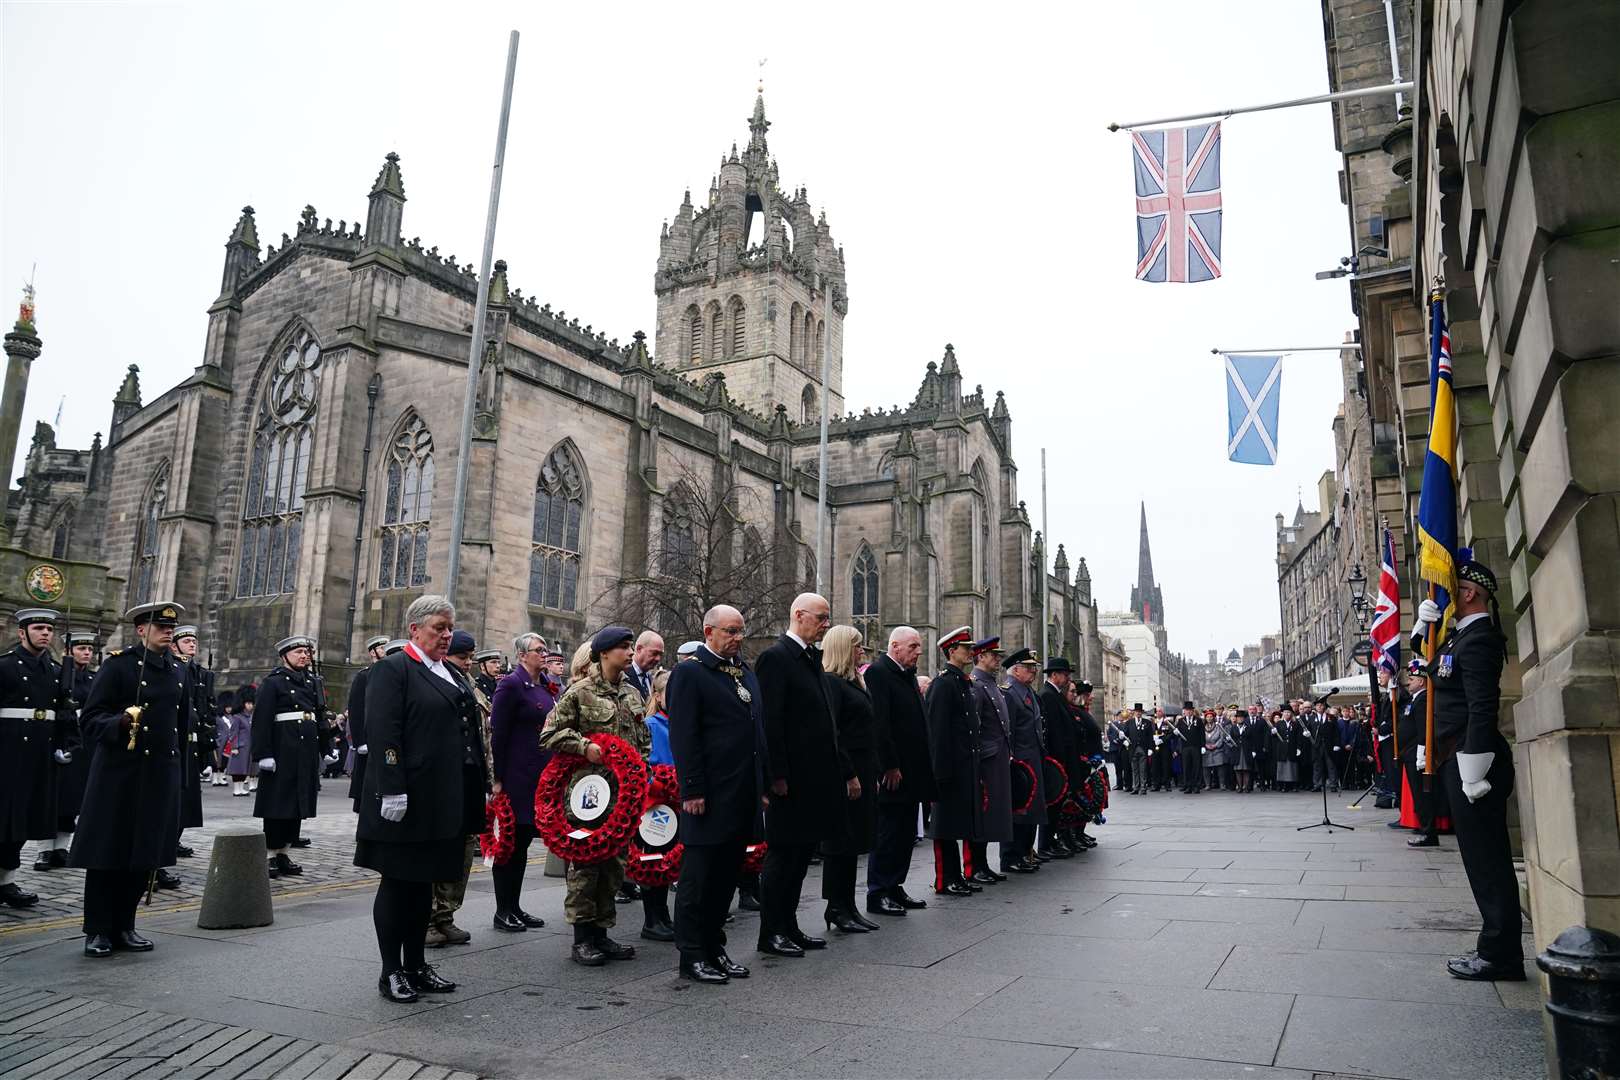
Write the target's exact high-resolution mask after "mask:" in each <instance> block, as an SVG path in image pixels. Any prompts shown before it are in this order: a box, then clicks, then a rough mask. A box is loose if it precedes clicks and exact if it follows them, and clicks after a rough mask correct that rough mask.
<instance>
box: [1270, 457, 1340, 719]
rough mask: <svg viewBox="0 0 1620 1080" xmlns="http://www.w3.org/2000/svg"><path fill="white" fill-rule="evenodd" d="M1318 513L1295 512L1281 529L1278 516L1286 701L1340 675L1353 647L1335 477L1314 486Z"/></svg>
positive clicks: (1301, 508) (1328, 474) (1326, 477)
mask: <svg viewBox="0 0 1620 1080" xmlns="http://www.w3.org/2000/svg"><path fill="white" fill-rule="evenodd" d="M1316 497H1317V505H1318V506H1320V507H1321V509H1319V510H1312V511H1307V510H1306V509H1305V507H1304V505H1303V504H1300V505H1299V506H1297V507H1295V509H1294V517H1293V520H1292V521H1290V522H1287V523H1285V522H1284V519H1283V516H1282V515H1281V514H1278V515H1277V599H1278V603H1279V606H1280V607H1281V609H1282V660H1283V672H1284V677H1283V685H1284V689H1285V690H1286V691H1287V695H1288V696H1289V697H1291V698H1292V697H1306V696H1309V694H1310V691H1311V684H1312V683H1317V682H1327V681H1329V680H1331V679H1336V678H1338V677H1339V676H1340V675H1343V674H1345V673H1346V671H1347V670H1348V665H1349V663H1350V660H1349V653H1350V651H1351V649H1352V648H1353V647H1354V644H1355V640H1356V638H1355V633H1354V631H1355V626H1354V624H1353V622H1352V621H1350V618H1351V617H1350V614H1349V612H1350V609H1351V605H1350V599H1349V591H1348V586H1347V585H1346V584H1345V580H1346V577H1347V576H1348V571H1347V569H1346V567H1345V563H1344V560H1345V551H1346V548H1347V546H1348V545H1347V543H1346V540H1347V536H1346V534H1347V533H1348V532H1349V530H1347V529H1345V528H1344V527H1343V522H1342V517H1341V512H1342V504H1341V499H1340V492H1339V488H1338V484H1337V482H1336V478H1335V476H1334V474H1333V473H1331V472H1326V473H1323V474H1322V476H1321V478H1320V479H1319V480H1318V481H1317V492H1316Z"/></svg>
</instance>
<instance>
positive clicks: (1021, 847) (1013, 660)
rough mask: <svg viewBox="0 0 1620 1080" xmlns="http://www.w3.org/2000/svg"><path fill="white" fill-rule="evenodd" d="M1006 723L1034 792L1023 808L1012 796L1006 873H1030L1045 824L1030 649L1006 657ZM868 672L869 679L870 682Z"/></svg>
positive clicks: (1043, 754)
mask: <svg viewBox="0 0 1620 1080" xmlns="http://www.w3.org/2000/svg"><path fill="white" fill-rule="evenodd" d="M1006 663H1007V671H1008V674H1009V675H1010V676H1011V678H1010V679H1009V680H1008V682H1007V689H1006V693H1005V698H1006V701H1007V724H1008V728H1009V731H1010V733H1011V736H1012V755H1013V758H1014V759H1016V760H1017V761H1021V762H1023V763H1024V765H1026V766H1027V767H1028V768H1029V771H1030V772H1031V773H1033V774H1034V777H1035V784H1034V791H1033V792H1032V793H1031V795H1030V799H1029V807H1028V809H1026V810H1022V811H1021V810H1020V809H1019V805H1018V797H1017V795H1016V793H1015V794H1014V796H1013V842H1012V844H1010V845H1008V844H1003V845H1002V846H1001V869H1002V872H1003V873H1006V872H1009V871H1010V872H1012V873H1015V874H1029V873H1033V872H1034V871H1036V870H1038V869H1040V864H1039V863H1038V862H1036V861H1035V860H1034V858H1033V856H1034V854H1035V830H1036V828H1037V827H1038V826H1041V825H1045V824H1046V820H1047V817H1046V777H1045V772H1046V769H1045V761H1044V759H1045V757H1046V750H1045V747H1043V746H1042V745H1041V706H1040V702H1039V701H1037V700H1036V698H1035V676H1036V671H1037V670H1038V669H1039V667H1040V663H1041V662H1040V660H1039V659H1038V658H1037V657H1036V656H1035V653H1034V652H1033V651H1032V650H1030V649H1019V650H1018V651H1017V652H1015V653H1013V654H1012V655H1011V656H1009V657H1007V662H1006ZM870 681H871V680H870V672H868V682H870Z"/></svg>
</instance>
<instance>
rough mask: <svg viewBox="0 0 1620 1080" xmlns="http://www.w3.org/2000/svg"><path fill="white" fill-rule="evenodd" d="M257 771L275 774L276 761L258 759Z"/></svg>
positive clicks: (269, 758) (268, 758)
mask: <svg viewBox="0 0 1620 1080" xmlns="http://www.w3.org/2000/svg"><path fill="white" fill-rule="evenodd" d="M259 771H260V772H275V771H276V759H275V758H273V757H267V758H260V759H259Z"/></svg>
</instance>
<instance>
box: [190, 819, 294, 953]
mask: <svg viewBox="0 0 1620 1080" xmlns="http://www.w3.org/2000/svg"><path fill="white" fill-rule="evenodd" d="M265 862H266V853H265V847H264V833H263V832H262V831H261V830H259V829H257V828H254V827H253V826H251V825H225V826H222V827H221V828H220V829H219V831H218V832H216V833H215V834H214V853H213V856H212V857H211V858H210V859H209V860H208V882H207V884H205V885H204V886H203V901H202V909H201V910H200V911H198V912H197V926H198V928H199V929H202V930H239V929H243V928H245V927H249V926H269V925H270V924H271V923H272V922H274V921H275V914H274V912H273V911H272V909H271V906H270V876H269V875H268V874H266V873H265V870H264V867H265Z"/></svg>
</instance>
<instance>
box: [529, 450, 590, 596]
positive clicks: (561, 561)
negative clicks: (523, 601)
mask: <svg viewBox="0 0 1620 1080" xmlns="http://www.w3.org/2000/svg"><path fill="white" fill-rule="evenodd" d="M584 517H585V471H584V470H583V469H582V468H581V467H580V464H579V459H578V457H577V455H576V454H575V453H574V446H573V444H572V443H570V442H564V443H562V444H560V445H559V446H558V447H557V448H556V449H555V450H553V451H552V452H551V453H550V454H549V455H547V456H546V460H545V464H543V465H541V466H540V480H539V482H538V483H537V484H536V485H535V492H534V535H533V543H532V545H531V547H530V551H529V603H531V604H534V605H536V606H538V607H548V608H556V609H557V610H560V611H573V610H575V609H576V608H577V607H578V606H579V567H580V560H581V556H582V554H583V552H582V545H581V542H580V536H581V534H582V525H583V519H584Z"/></svg>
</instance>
